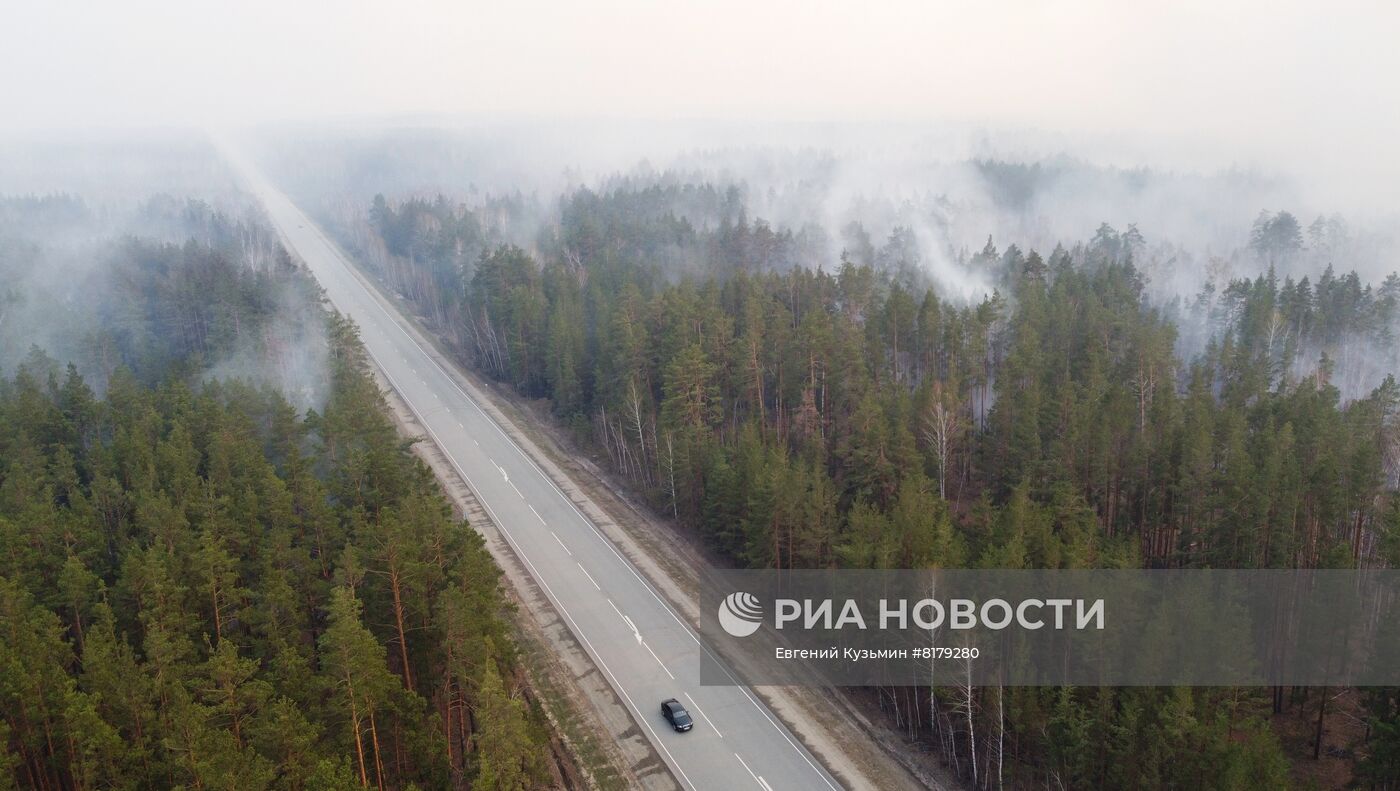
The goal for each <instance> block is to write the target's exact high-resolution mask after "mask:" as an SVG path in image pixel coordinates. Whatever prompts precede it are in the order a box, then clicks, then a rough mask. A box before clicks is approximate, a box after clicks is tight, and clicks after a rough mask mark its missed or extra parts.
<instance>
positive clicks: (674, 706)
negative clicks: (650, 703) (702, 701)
mask: <svg viewBox="0 0 1400 791" xmlns="http://www.w3.org/2000/svg"><path fill="white" fill-rule="evenodd" d="M661 705H663V706H665V707H666V708H668V709H671V710H672V711H685V706H682V705H681V702H680V701H679V700H676V699H675V698H671V699H670V700H668V701H666V702H664V703H662V704H661Z"/></svg>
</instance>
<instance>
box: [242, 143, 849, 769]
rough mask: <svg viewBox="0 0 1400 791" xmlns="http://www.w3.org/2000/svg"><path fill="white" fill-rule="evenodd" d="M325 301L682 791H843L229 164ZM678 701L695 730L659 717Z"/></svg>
mask: <svg viewBox="0 0 1400 791" xmlns="http://www.w3.org/2000/svg"><path fill="white" fill-rule="evenodd" d="M232 159H234V161H235V164H236V165H241V168H240V169H241V170H242V171H243V174H244V176H245V178H246V180H247V182H248V184H249V186H250V187H251V188H252V189H253V190H254V192H255V194H257V196H258V197H259V198H260V199H261V200H262V201H263V203H264V205H265V206H266V209H267V212H268V214H269V215H270V217H271V218H272V221H273V223H275V224H276V226H277V227H278V229H279V230H280V231H281V233H282V236H283V238H284V240H285V241H286V243H287V245H288V247H290V248H291V250H292V251H293V252H295V253H296V254H297V255H298V256H300V257H301V259H302V260H303V261H304V262H305V263H306V265H307V267H308V268H309V269H310V270H311V272H312V274H313V275H315V277H316V279H317V280H319V281H320V283H321V285H322V287H323V288H324V289H325V291H326V295H327V297H328V298H329V299H330V301H331V302H332V304H334V305H335V307H336V308H337V309H339V310H340V311H341V312H342V313H344V314H346V315H347V316H349V317H350V318H352V319H354V321H355V323H356V324H357V325H359V328H360V335H361V339H362V341H363V342H364V345H365V348H366V349H367V350H368V351H369V354H370V356H371V357H372V358H373V360H374V362H375V363H376V365H378V366H379V368H380V369H381V370H382V371H383V373H384V375H385V376H386V377H387V378H388V380H389V381H390V383H391V384H392V386H393V387H394V389H395V390H396V391H397V392H398V394H399V395H400V396H401V397H402V398H403V400H404V401H405V402H406V403H407V404H408V405H409V408H410V409H412V410H413V412H414V413H415V415H416V416H417V418H418V420H419V421H420V423H421V424H422V425H423V426H424V428H425V429H426V430H427V432H428V433H429V434H430V435H431V437H432V439H433V441H434V442H436V443H437V445H438V447H440V448H441V449H442V451H443V452H444V453H445V454H446V456H447V457H448V459H449V460H450V461H451V463H452V465H453V466H454V467H455V468H456V470H457V471H458V473H459V474H460V475H461V476H462V478H463V479H464V480H465V481H466V482H467V484H468V485H469V486H470V487H471V488H472V491H473V492H474V493H475V495H476V497H477V499H478V500H479V501H480V502H481V504H482V506H483V507H484V508H485V509H486V511H487V513H488V514H489V515H490V517H491V519H492V520H493V521H494V522H495V523H496V525H497V526H498V527H499V529H500V530H501V532H502V533H503V534H504V535H505V537H506V540H507V541H508V542H509V543H510V545H511V547H512V549H513V550H514V551H515V553H516V554H517V555H518V556H519V558H520V560H521V562H522V563H523V564H524V565H525V567H526V568H527V569H528V570H529V572H530V574H531V575H532V576H533V578H534V580H535V581H536V582H537V583H538V584H539V585H540V586H541V588H543V589H544V591H545V593H546V595H547V596H548V597H549V600H550V602H551V603H552V604H553V605H554V607H555V609H557V610H558V611H559V613H560V615H561V616H562V617H563V618H564V619H565V621H566V622H567V623H568V624H569V627H570V629H571V630H572V632H573V634H574V636H575V637H576V638H577V639H578V640H579V641H580V642H581V643H582V644H583V646H584V648H585V649H586V650H587V652H588V653H589V655H590V656H591V657H592V659H593V661H594V662H595V663H596V664H597V666H598V668H599V669H600V670H601V671H602V672H603V674H604V675H605V676H606V677H607V678H608V680H609V682H610V683H611V684H612V686H613V689H614V690H616V691H617V693H618V695H619V696H620V697H621V698H622V699H623V700H624V701H625V702H626V704H627V706H628V707H629V709H630V710H631V712H632V716H633V717H634V718H635V719H636V721H637V723H638V725H639V726H640V727H641V728H642V730H643V731H644V732H645V733H646V735H647V737H648V738H649V739H650V740H651V743H652V744H653V745H654V746H655V748H656V750H657V752H658V753H659V754H660V755H661V756H662V758H663V760H665V762H666V764H667V766H669V767H670V769H671V772H672V773H673V775H674V776H675V778H676V779H677V781H678V782H679V783H680V784H681V785H682V786H683V787H686V788H692V789H705V790H706V791H708V790H709V789H720V790H721V791H727V790H728V789H745V788H752V789H759V791H763V790H765V789H773V790H776V789H832V791H835V789H838V788H839V786H838V784H837V783H836V782H835V780H834V779H833V778H832V777H831V776H830V775H829V774H828V773H827V772H826V771H825V769H823V768H822V767H821V765H820V764H819V763H818V762H817V761H816V760H815V759H814V758H813V757H812V756H811V755H810V754H809V753H808V751H807V750H806V748H805V747H803V745H802V744H801V743H799V742H798V741H797V739H796V738H794V737H793V735H792V734H791V733H790V732H789V731H788V730H787V728H786V727H785V726H784V725H783V724H782V723H781V722H779V721H778V719H777V717H775V716H774V715H773V713H772V712H771V711H769V709H768V707H767V706H766V705H765V704H764V703H763V702H762V701H761V700H759V699H758V698H757V697H755V696H754V695H753V694H752V692H751V691H750V690H748V689H746V688H744V687H742V686H723V687H717V686H701V685H700V682H699V673H700V656H701V651H703V650H705V648H704V646H703V645H702V644H701V642H700V639H699V638H698V636H697V635H696V634H695V633H694V632H693V631H692V630H691V628H690V627H689V625H687V624H686V623H684V622H683V620H682V619H681V618H680V617H679V616H678V615H677V614H676V612H675V611H674V610H672V608H671V607H670V605H669V604H668V603H667V602H665V601H664V600H663V599H662V598H661V597H660V596H659V595H658V594H657V592H656V591H655V590H654V589H653V588H652V586H651V585H650V584H649V583H648V582H647V581H646V580H645V579H643V577H642V576H641V574H639V573H638V571H637V569H636V568H635V567H634V566H633V565H632V564H631V563H630V562H628V561H627V560H626V558H624V557H623V556H622V555H621V554H620V553H619V552H618V551H617V548H616V547H615V546H614V545H613V544H612V542H611V541H609V540H608V539H607V537H606V536H604V535H603V534H602V533H601V532H600V531H599V530H598V528H597V526H596V525H594V524H593V522H592V521H590V520H589V519H588V518H587V517H586V516H585V515H584V514H583V513H582V512H581V511H580V510H579V509H578V508H577V507H576V506H575V505H574V503H573V501H572V500H570V499H569V497H568V496H567V495H565V494H564V492H562V491H561V490H560V489H559V488H558V487H557V486H556V485H555V483H554V481H553V480H552V479H551V478H550V477H549V476H548V475H547V474H546V473H545V472H544V471H543V470H541V469H540V468H539V466H538V465H536V463H535V462H534V460H533V459H531V458H530V457H529V455H527V454H526V453H525V451H524V450H522V449H521V448H520V446H518V445H517V444H516V443H515V442H514V441H513V440H512V439H511V437H510V436H509V435H508V434H507V433H506V432H505V431H504V430H503V429H502V428H501V426H500V425H498V424H497V423H496V421H495V420H493V419H492V417H491V416H489V415H488V414H487V413H486V412H485V411H484V410H483V409H482V408H481V407H480V406H479V405H478V404H477V403H476V401H474V400H473V399H472V398H471V397H470V396H469V395H468V393H467V392H465V391H464V390H463V389H462V388H461V387H460V386H459V385H458V384H457V381H456V380H455V379H454V378H453V377H452V376H451V375H449V374H448V372H447V371H445V370H443V368H441V367H440V366H439V365H438V363H437V362H436V361H435V360H434V358H433V357H432V356H431V355H429V354H428V353H427V351H426V350H425V349H423V348H422V347H421V346H420V345H419V344H418V342H417V341H415V339H414V338H413V336H412V335H410V333H409V332H408V331H407V330H406V329H405V327H404V325H403V324H402V322H403V318H402V317H401V316H400V315H398V314H397V313H396V312H395V311H394V308H393V306H392V305H391V304H390V303H388V302H387V301H386V300H385V299H384V298H383V297H382V296H381V295H379V294H376V293H374V292H373V291H372V290H371V288H370V287H368V286H367V285H366V283H365V282H364V281H363V279H362V277H361V276H359V275H358V274H357V273H356V272H355V271H353V269H352V267H351V264H350V263H349V262H348V261H346V260H345V259H344V257H343V255H342V254H341V252H340V251H339V249H338V248H337V247H336V246H335V245H334V244H332V243H331V242H330V241H329V240H328V239H327V238H326V236H325V235H324V234H323V233H322V232H321V231H320V230H319V229H318V228H317V226H316V225H315V224H314V223H313V222H312V221H311V220H310V218H308V217H307V216H305V215H304V214H303V213H302V212H301V210H300V209H298V208H297V207H296V206H295V205H294V204H293V203H292V202H291V201H290V200H289V199H288V198H287V197H286V196H285V195H284V194H283V193H282V192H281V191H280V190H278V189H276V188H275V187H274V186H272V185H271V184H269V183H268V182H267V181H266V180H265V179H263V178H262V177H261V176H260V175H259V174H258V173H257V172H256V171H254V170H253V169H252V168H250V167H248V166H247V165H246V164H244V163H243V162H241V161H239V159H238V158H236V157H234V158H232ZM673 697H674V698H677V699H679V700H680V701H681V702H682V703H683V704H684V705H685V706H686V708H688V709H689V710H690V711H691V713H692V715H693V718H694V720H695V728H694V729H692V730H691V731H690V732H688V733H675V732H673V731H672V730H671V729H670V727H669V725H668V724H667V723H666V721H665V720H664V719H662V717H661V713H660V706H661V702H662V701H663V700H666V699H668V698H673Z"/></svg>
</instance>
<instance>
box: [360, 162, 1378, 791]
mask: <svg viewBox="0 0 1400 791" xmlns="http://www.w3.org/2000/svg"><path fill="white" fill-rule="evenodd" d="M537 212H538V207H537V206H534V205H533V204H532V203H531V202H530V201H529V200H526V199H521V198H518V197H517V198H515V199H513V200H512V199H509V198H505V199H501V198H497V199H493V200H488V201H485V202H481V203H479V204H478V205H472V206H468V205H458V204H456V203H454V202H453V201H450V200H448V199H445V198H442V197H439V198H437V199H431V200H430V199H423V198H407V199H403V200H399V201H394V200H390V199H386V198H385V197H383V196H379V197H376V198H375V200H374V202H373V204H372V205H371V206H369V207H366V208H365V209H363V210H362V212H361V213H358V214H355V213H351V214H348V215H347V214H345V213H342V214H341V215H340V216H339V217H338V218H335V219H338V220H339V228H340V230H341V233H342V236H343V237H344V238H345V239H346V240H347V243H348V244H350V245H352V246H353V247H354V248H355V249H357V250H358V251H359V252H360V254H361V257H362V259H363V260H365V261H367V262H369V263H370V266H371V267H372V269H373V270H374V271H375V273H376V274H377V275H378V276H379V277H381V278H382V279H383V280H384V281H385V282H386V283H387V284H388V285H389V286H390V287H392V288H393V289H394V290H395V291H396V292H398V293H399V294H401V295H402V296H404V297H405V298H406V299H408V300H409V301H410V302H411V303H412V304H413V306H414V308H415V310H416V311H417V312H419V313H420V314H422V315H423V316H424V317H426V318H427V320H428V321H429V323H430V324H431V325H432V326H433V327H434V329H435V330H436V331H438V332H439V333H440V334H441V335H442V336H443V337H444V338H445V339H446V340H447V341H448V342H449V343H450V344H451V345H452V346H453V347H454V348H455V349H456V350H457V352H458V354H459V355H460V356H461V357H462V359H463V360H465V361H467V362H469V363H470V364H471V365H473V366H474V367H475V368H476V369H477V370H479V371H481V372H483V373H484V374H486V375H488V376H490V377H492V378H494V379H496V380H498V381H500V382H503V383H507V384H509V385H510V386H512V387H513V388H514V389H515V391H516V392H518V393H519V394H521V395H522V396H525V397H527V398H538V399H547V401H548V403H549V404H550V406H551V408H552V410H553V411H554V413H555V414H556V416H557V418H558V420H559V421H560V422H561V423H562V424H563V425H564V426H566V427H568V428H569V429H570V430H571V433H572V436H573V437H574V439H575V441H576V442H577V443H578V444H579V445H580V446H581V447H584V448H587V449H590V450H591V451H593V452H597V453H599V454H602V455H603V456H604V457H605V458H606V459H607V461H608V462H609V465H610V468H611V471H612V473H613V474H615V475H617V476H618V477H620V478H622V479H624V480H625V481H626V482H627V484H629V485H630V487H631V488H632V489H633V491H635V492H636V493H638V494H639V495H641V496H642V497H644V498H645V499H646V500H647V501H648V502H649V503H650V504H651V506H652V507H653V508H654V509H655V510H656V512H657V513H659V514H663V515H665V516H668V517H671V518H672V519H674V520H675V522H676V523H677V524H678V525H679V526H680V527H681V529H683V530H686V531H689V532H690V533H691V534H692V535H694V536H695V537H697V538H698V539H699V540H701V541H703V542H704V543H705V544H706V545H707V546H708V547H710V548H711V549H712V550H713V552H714V553H716V555H717V556H718V557H719V558H721V559H722V561H723V562H726V563H729V564H733V565H738V566H746V567H754V568H811V567H843V568H923V567H973V568H1118V567H1152V568H1204V567H1228V568H1315V567H1327V568H1339V567H1385V566H1394V565H1395V564H1397V563H1400V498H1397V497H1396V496H1395V487H1396V483H1397V479H1396V475H1397V470H1398V469H1400V386H1397V384H1396V381H1395V379H1394V377H1393V376H1391V375H1388V374H1387V375H1383V376H1376V377H1374V380H1373V381H1369V382H1368V383H1367V386H1366V387H1365V388H1364V390H1363V391H1362V392H1354V390H1355V389H1354V388H1348V389H1349V390H1350V391H1352V392H1348V393H1347V394H1346V395H1345V396H1344V394H1343V392H1342V390H1341V389H1340V388H1339V386H1338V382H1339V381H1340V380H1341V378H1342V377H1344V376H1346V377H1348V378H1349V381H1358V380H1360V379H1364V376H1360V375H1359V374H1358V373H1357V372H1358V370H1361V368H1364V366H1365V365H1366V364H1367V363H1376V364H1377V365H1378V366H1381V367H1383V366H1386V365H1388V364H1389V361H1390V360H1392V359H1393V355H1394V349H1395V336H1394V334H1393V333H1394V332H1395V329H1396V327H1397V326H1400V325H1397V319H1400V305H1398V304H1397V300H1398V299H1400V278H1397V277H1396V276H1394V275H1392V276H1390V277H1389V278H1387V279H1385V280H1384V281H1383V282H1378V283H1366V282H1363V281H1362V280H1361V279H1360V278H1359V277H1358V276H1357V275H1356V274H1355V273H1351V272H1347V270H1346V269H1345V267H1346V263H1347V262H1346V261H1345V260H1335V261H1334V260H1332V258H1333V256H1334V254H1335V253H1336V251H1335V250H1332V249H1324V247H1325V245H1326V243H1327V238H1328V237H1327V234H1328V230H1329V227H1330V228H1331V229H1332V230H1333V231H1334V232H1336V233H1344V229H1342V230H1338V228H1339V226H1338V225H1337V223H1336V222H1333V223H1331V224H1330V225H1329V223H1328V222H1327V221H1325V220H1323V219H1319V220H1318V222H1316V223H1314V224H1313V226H1312V227H1311V229H1310V232H1311V233H1310V234H1309V236H1308V237H1307V238H1305V236H1304V231H1303V229H1302V228H1301V226H1300V225H1299V223H1298V221H1297V220H1296V219H1294V218H1293V216H1292V215H1291V214H1288V213H1286V212H1279V213H1265V214H1263V215H1261V216H1260V218H1259V220H1258V221H1257V222H1256V223H1255V226H1254V228H1253V229H1252V231H1253V233H1252V237H1251V242H1250V246H1249V249H1248V250H1245V251H1243V254H1244V255H1247V256H1249V257H1250V260H1252V261H1254V262H1255V263H1256V264H1257V271H1258V272H1259V274H1257V275H1253V276H1241V277H1235V278H1232V279H1229V280H1228V281H1226V282H1223V283H1220V284H1215V283H1211V284H1207V285H1206V286H1205V287H1204V288H1201V289H1200V290H1199V291H1198V292H1197V293H1195V294H1193V295H1192V296H1191V298H1190V299H1180V298H1178V299H1174V300H1169V301H1168V300H1160V299H1155V298H1153V297H1152V295H1151V294H1150V293H1149V281H1150V275H1149V274H1147V273H1146V272H1145V270H1143V269H1141V268H1139V266H1138V262H1139V261H1143V260H1145V259H1146V258H1147V257H1148V243H1147V241H1146V240H1144V239H1143V236H1142V234H1141V233H1140V232H1139V231H1138V230H1137V229H1136V228H1135V227H1129V228H1127V229H1125V230H1123V231H1119V230H1116V229H1114V228H1112V227H1109V226H1107V225H1103V226H1101V227H1100V228H1099V229H1098V231H1097V233H1096V234H1095V235H1094V236H1093V237H1092V238H1090V239H1086V240H1084V241H1083V242H1081V243H1078V244H1075V245H1073V246H1072V247H1069V248H1066V247H1065V246H1055V247H1054V249H1051V250H1046V251H1037V250H1022V249H1019V248H1018V247H1017V246H1015V245H1007V246H1005V248H999V247H998V246H997V245H996V244H995V243H994V241H993V240H991V239H988V240H987V242H986V244H985V246H984V247H983V248H982V249H980V250H977V251H972V252H967V251H964V252H961V253H960V254H958V255H959V263H960V265H962V266H963V267H965V268H966V269H967V270H968V271H971V272H974V273H977V274H979V275H980V276H982V277H984V278H985V279H986V280H987V281H989V282H990V283H992V284H993V290H992V291H991V293H989V294H988V295H986V296H985V297H983V298H981V299H977V300H972V301H969V300H966V299H961V298H958V297H957V296H956V295H949V294H948V293H946V292H945V293H940V289H939V288H938V287H937V285H936V284H935V283H934V282H932V281H931V280H930V279H929V278H928V277H926V276H923V275H922V271H923V268H922V267H921V265H920V264H921V262H920V255H921V252H920V248H919V245H918V244H917V243H916V241H915V239H914V238H913V234H912V232H911V231H910V230H908V229H902V228H896V229H895V230H894V231H893V232H892V233H891V234H890V236H889V237H888V238H887V239H883V240H882V239H872V238H871V236H870V235H869V234H868V233H867V232H866V231H865V229H864V228H862V227H861V226H860V225H859V224H852V225H850V226H848V227H846V228H843V229H841V231H840V239H841V247H842V253H841V255H840V257H839V260H838V261H836V262H834V263H830V264H824V262H823V261H822V259H821V258H820V257H819V256H817V255H815V254H814V252H813V251H814V250H819V249H820V248H821V246H822V240H821V239H819V238H818V239H814V238H813V235H812V230H811V229H810V228H808V229H804V230H799V231H797V232H794V231H793V230H790V229H786V228H781V227H775V226H771V225H769V224H768V223H767V222H764V221H762V220H751V219H750V218H749V217H748V215H747V212H746V209H745V204H744V198H743V195H742V193H741V192H740V191H739V190H738V189H735V188H729V189H727V190H726V189H721V188H718V187H715V186H711V185H709V184H706V183H698V184H697V183H689V182H684V180H683V179H678V178H665V177H663V178H661V179H657V180H655V181H654V183H647V184H637V183H634V182H632V181H628V180H625V179H623V180H615V181H614V182H613V183H612V184H611V185H610V186H609V187H606V188H603V189H599V190H596V191H595V190H592V189H588V188H579V189H576V190H574V191H572V192H568V193H566V194H565V195H564V196H563V197H562V198H560V200H559V203H558V206H557V212H556V215H555V216H554V217H553V219H552V220H550V221H547V222H544V223H540V224H539V226H538V230H537V232H536V235H535V237H534V238H532V239H526V240H524V241H521V237H522V234H521V233H520V231H519V228H518V225H520V224H522V223H516V222H515V220H514V218H520V217H527V218H533V215H534V214H535V213H537ZM697 218H698V219H697ZM524 224H526V225H528V223H524ZM1332 241H1333V242H1335V241H1336V239H1335V238H1333V240H1332ZM526 247H528V248H529V250H528V251H527V249H525V248H526ZM1310 256H1311V258H1309V257H1310ZM1324 257H1325V259H1326V260H1325V266H1319V268H1318V272H1316V273H1314V274H1312V275H1308V274H1301V275H1298V276H1295V275H1294V274H1293V273H1294V271H1295V270H1298V269H1305V268H1306V266H1304V265H1305V264H1307V263H1311V262H1315V261H1317V260H1320V259H1322V258H1324ZM1280 272H1288V274H1280ZM1359 366H1360V367H1361V368H1359ZM1368 370H1374V369H1368ZM1387 370H1393V368H1388V369H1387ZM863 692H864V693H868V698H869V699H870V700H874V701H876V702H877V703H876V705H878V706H879V708H880V710H881V711H882V712H883V714H884V716H885V717H886V721H887V723H888V724H889V725H891V726H892V727H894V728H897V729H899V730H901V731H903V732H905V733H906V735H907V736H909V737H910V738H911V739H915V740H920V741H922V742H924V743H926V744H928V745H929V749H931V750H934V751H937V752H938V753H939V754H940V756H941V760H942V762H943V763H944V764H945V765H946V766H948V767H950V768H951V769H952V770H953V771H954V772H955V773H956V774H957V775H958V776H960V777H961V778H963V779H964V780H966V781H967V782H969V783H974V784H976V785H978V786H979V787H982V786H987V785H988V784H989V783H993V782H995V779H994V778H993V775H996V777H997V778H1001V779H1002V781H1003V782H1007V783H1010V785H1008V787H1013V786H1014V787H1023V786H1024V787H1065V788H1082V787H1113V788H1183V787H1203V788H1264V787H1282V786H1285V785H1289V784H1290V783H1291V782H1292V781H1293V780H1292V779H1290V778H1291V777H1292V776H1291V775H1290V763H1294V764H1297V763H1300V762H1302V761H1304V760H1306V759H1307V758H1308V757H1316V752H1317V751H1321V750H1322V749H1323V745H1322V722H1323V718H1324V714H1325V713H1326V712H1325V710H1320V709H1325V707H1326V705H1327V703H1326V701H1327V699H1328V698H1329V697H1333V696H1336V695H1337V693H1338V690H1322V689H1268V690H1260V689H1228V690H1224V689H1211V690H1190V689H1006V690H1000V689H976V690H968V689H960V690H943V689H939V690H932V691H931V692H932V693H933V694H932V696H931V699H930V700H931V702H930V703H927V704H921V702H920V698H921V697H924V695H925V694H926V693H927V692H929V691H927V690H925V691H922V692H921V691H918V690H908V689H881V690H865V691H863ZM1356 694H1357V696H1358V697H1359V699H1360V704H1359V705H1361V706H1362V707H1363V708H1364V711H1363V713H1362V714H1361V716H1362V717H1364V718H1365V719H1366V721H1367V724H1368V730H1367V734H1368V736H1367V748H1366V750H1365V752H1364V754H1363V755H1361V756H1360V757H1358V759H1357V762H1356V766H1355V777H1356V782H1360V783H1362V784H1363V786H1364V787H1370V788H1393V787H1395V786H1394V783H1395V782H1396V780H1395V779H1396V777H1397V776H1400V762H1397V756H1400V740H1397V734H1398V733H1400V691H1397V690H1395V689H1369V690H1359V691H1356ZM1288 714H1291V715H1292V716H1294V717H1295V718H1297V719H1300V720H1301V719H1305V718H1306V719H1314V718H1315V719H1316V720H1317V723H1318V724H1317V734H1316V739H1315V741H1316V744H1314V739H1313V737H1312V736H1311V735H1310V736H1309V740H1308V743H1307V744H1306V745H1305V746H1300V745H1297V744H1291V743H1290V744H1285V743H1284V741H1283V740H1282V739H1281V737H1280V734H1279V733H1278V732H1277V728H1275V727H1274V726H1273V725H1271V722H1273V721H1275V720H1278V719H1279V718H1280V717H1283V716H1285V715H1288ZM1293 779H1296V778H1293ZM992 787H994V786H992Z"/></svg>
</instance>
